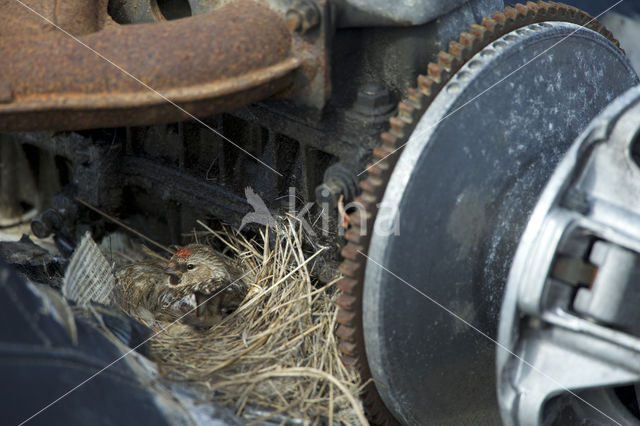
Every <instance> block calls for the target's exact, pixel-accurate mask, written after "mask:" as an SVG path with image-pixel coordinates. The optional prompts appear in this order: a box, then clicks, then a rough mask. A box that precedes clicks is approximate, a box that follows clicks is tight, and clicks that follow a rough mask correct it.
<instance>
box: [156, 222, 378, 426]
mask: <svg viewBox="0 0 640 426" xmlns="http://www.w3.org/2000/svg"><path fill="white" fill-rule="evenodd" d="M201 225H203V226H204V227H205V229H206V234H207V235H208V236H209V237H214V238H217V239H219V240H220V241H222V242H223V243H224V244H225V245H226V247H228V251H229V250H230V251H231V252H233V255H234V258H235V259H236V261H237V262H238V264H239V265H240V267H241V269H242V270H243V271H244V272H245V276H244V278H243V280H244V281H245V282H247V283H248V284H249V293H248V295H247V297H246V298H245V300H244V301H243V302H242V304H241V305H240V307H239V308H238V309H237V310H236V311H235V312H233V313H232V314H230V315H229V316H227V317H226V318H225V319H223V320H222V321H221V322H220V323H218V324H216V325H215V326H213V327H212V328H211V329H208V330H206V331H196V330H191V331H187V332H185V328H184V327H183V328H181V329H180V330H181V331H180V332H172V330H171V329H170V328H167V326H168V325H167V324H163V323H156V324H152V327H153V328H154V329H155V330H154V331H156V332H157V333H154V334H155V337H154V338H153V339H152V354H153V356H154V358H155V360H156V361H157V363H158V366H159V368H160V371H161V373H162V374H163V377H165V378H166V379H168V380H173V381H187V382H190V383H192V384H194V385H196V386H198V388H201V389H204V391H205V394H206V395H207V399H208V400H209V401H211V402H214V403H216V404H223V405H226V406H229V407H233V408H234V409H235V411H236V414H237V415H239V416H245V417H251V412H250V410H247V408H248V407H252V406H253V407H255V406H262V407H268V408H269V409H270V410H271V411H270V414H269V415H267V416H265V417H260V418H255V415H253V419H252V420H253V421H252V423H254V424H258V423H260V422H263V421H266V420H267V419H268V418H274V417H277V418H278V419H280V420H281V419H285V420H286V419H287V418H296V419H299V420H302V421H304V423H308V424H316V423H325V422H327V421H328V423H329V424H333V423H344V424H366V423H367V421H366V419H365V417H364V414H363V411H362V405H361V402H360V400H359V399H358V394H359V391H360V389H361V385H362V384H361V383H360V378H359V376H358V374H357V372H356V371H354V370H353V369H350V368H347V367H345V366H344V365H343V364H342V363H341V361H340V355H339V352H338V347H337V342H336V339H335V337H334V330H335V328H336V317H337V308H336V304H335V299H336V297H337V289H336V288H335V283H336V281H337V277H336V279H335V280H333V281H332V282H330V283H328V284H325V285H320V284H318V283H317V282H316V280H315V279H314V277H313V273H312V265H313V264H314V261H315V260H317V259H316V258H317V256H318V255H319V254H320V253H321V251H322V250H319V251H317V252H315V253H308V252H305V250H303V230H302V227H301V226H300V225H299V223H296V221H295V220H294V219H292V218H285V219H284V220H282V221H280V222H279V225H278V229H275V230H274V229H272V228H266V229H264V230H263V231H261V232H260V235H259V236H258V237H256V238H253V239H250V240H249V239H247V238H246V237H245V236H244V235H243V234H241V233H240V232H238V231H236V230H233V229H231V228H223V229H222V230H221V231H214V230H212V229H211V228H208V227H206V225H204V224H202V223H201ZM200 240H202V238H200ZM165 329H167V330H168V332H165Z"/></svg>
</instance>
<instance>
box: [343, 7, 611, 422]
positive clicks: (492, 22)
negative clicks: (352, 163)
mask: <svg viewBox="0 0 640 426" xmlns="http://www.w3.org/2000/svg"><path fill="white" fill-rule="evenodd" d="M544 21H562V22H570V23H576V24H579V25H583V26H586V27H587V28H589V29H591V30H593V31H596V32H598V33H600V34H601V35H603V36H605V37H607V38H608V39H609V40H611V41H612V42H613V43H614V44H616V45H618V46H619V44H618V42H617V41H616V40H615V39H614V38H613V36H612V34H611V33H610V32H609V31H607V30H606V29H605V28H604V27H603V26H602V25H601V24H600V23H598V22H597V21H596V20H593V18H592V17H591V16H589V15H587V14H586V13H584V12H582V11H579V10H578V9H575V8H573V7H570V6H566V5H563V4H558V3H552V2H542V1H540V2H538V3H533V2H528V3H527V4H526V5H522V4H518V5H515V6H514V7H507V8H506V9H505V10H504V12H496V13H495V14H494V15H493V17H491V18H485V19H484V20H483V21H482V25H473V26H472V27H471V30H470V31H469V32H463V33H461V35H460V39H459V41H452V42H451V43H450V46H449V50H448V52H440V54H439V55H438V61H437V63H430V64H429V66H428V73H427V75H421V76H419V77H418V81H417V82H418V87H417V88H415V89H411V90H409V93H408V96H407V100H406V101H404V102H401V103H400V104H399V106H398V116H397V117H393V118H391V119H390V130H389V131H388V132H385V133H383V134H382V137H381V139H382V144H381V145H380V147H378V148H376V149H375V150H374V152H373V161H374V164H373V165H371V166H370V167H369V169H368V177H367V178H366V179H365V180H363V181H362V182H361V184H360V187H361V189H362V194H361V195H360V196H359V197H358V198H357V199H356V202H358V203H360V204H361V205H363V206H364V208H365V210H366V214H361V212H359V211H357V210H356V211H355V212H354V213H353V214H352V215H351V216H350V223H351V224H352V227H351V228H350V229H349V230H348V231H347V233H346V239H347V241H348V243H347V245H346V246H345V247H344V249H343V250H342V255H343V257H344V261H343V263H342V264H341V266H340V271H341V272H342V274H343V275H344V277H343V278H342V279H341V281H340V282H339V284H338V285H339V287H340V289H341V290H342V292H343V294H342V295H341V296H340V298H339V299H338V305H339V306H340V310H339V313H338V322H339V324H340V326H339V327H338V329H337V332H336V334H337V337H338V339H339V341H340V343H339V348H340V350H341V352H342V354H343V361H344V363H345V364H346V365H350V366H353V367H356V368H358V370H359V371H360V373H361V376H362V380H363V382H368V383H369V384H368V385H367V386H366V387H365V389H364V392H363V403H364V405H365V408H366V409H367V412H368V415H369V417H370V419H371V420H372V422H373V423H374V424H393V423H396V420H395V419H394V418H393V416H392V415H391V413H390V412H389V410H388V409H387V408H386V407H385V405H384V403H383V401H382V399H381V397H380V395H379V394H378V393H377V391H376V388H375V384H374V383H373V381H372V380H370V379H371V370H370V367H369V363H368V360H367V354H366V351H365V342H364V334H363V324H362V321H363V320H362V313H363V309H365V308H366V307H363V300H362V294H363V285H364V278H365V277H364V273H365V267H366V264H367V259H366V257H365V256H363V255H362V254H361V253H365V254H366V253H367V252H368V249H369V245H370V239H371V235H372V233H373V226H374V222H375V217H376V214H377V209H378V206H379V204H380V202H381V200H382V198H383V195H384V192H385V189H386V186H387V183H388V182H389V179H390V177H391V174H392V172H393V169H394V167H395V164H396V161H397V159H398V156H399V154H400V152H401V148H402V147H403V146H404V145H405V144H406V143H407V141H408V140H409V137H410V136H411V134H412V132H413V130H414V129H415V126H416V125H417V123H418V121H419V120H420V118H421V117H422V115H423V114H424V113H425V111H426V110H427V108H428V107H429V105H430V104H431V102H432V101H433V99H435V97H436V96H437V95H438V94H439V92H440V90H441V89H442V88H443V87H444V86H445V85H446V84H447V82H448V81H449V80H450V79H451V77H453V75H454V74H455V73H456V72H457V71H458V70H459V69H460V68H461V67H462V66H463V65H464V64H465V63H466V62H467V61H468V60H469V59H470V58H471V57H473V56H474V55H475V54H476V53H478V52H479V51H480V50H482V49H483V48H484V47H486V46H487V45H489V44H490V43H491V42H493V41H495V40H496V39H498V38H499V37H502V36H503V35H505V34H507V33H509V32H511V31H513V30H516V29H518V28H521V27H523V26H526V25H530V24H533V23H537V22H544ZM364 220H366V222H364Z"/></svg>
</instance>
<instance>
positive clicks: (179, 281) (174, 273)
mask: <svg viewBox="0 0 640 426" xmlns="http://www.w3.org/2000/svg"><path fill="white" fill-rule="evenodd" d="M164 272H165V273H166V274H168V275H169V284H171V285H174V286H177V285H180V286H184V285H194V284H198V283H201V282H204V281H207V280H210V279H218V280H230V279H231V277H230V274H229V271H228V269H227V265H226V263H225V261H224V259H223V258H222V256H220V255H219V254H217V253H216V252H215V251H213V249H212V248H211V247H209V246H206V245H203V244H189V245H188V246H184V247H182V248H181V249H180V250H178V251H177V252H175V253H174V255H173V256H172V257H171V260H170V261H169V267H168V268H167V269H165V270H164Z"/></svg>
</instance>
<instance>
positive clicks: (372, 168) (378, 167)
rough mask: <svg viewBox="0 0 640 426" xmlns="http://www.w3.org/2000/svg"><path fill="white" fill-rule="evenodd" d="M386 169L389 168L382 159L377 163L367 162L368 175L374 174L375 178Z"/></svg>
mask: <svg viewBox="0 0 640 426" xmlns="http://www.w3.org/2000/svg"><path fill="white" fill-rule="evenodd" d="M387 170H389V166H388V164H387V163H386V162H384V161H383V162H381V163H377V164H369V165H368V166H367V173H368V174H369V176H375V177H376V178H380V177H382V175H383V174H384V173H385V172H386V171H387Z"/></svg>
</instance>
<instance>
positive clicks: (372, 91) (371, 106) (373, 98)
mask: <svg viewBox="0 0 640 426" xmlns="http://www.w3.org/2000/svg"><path fill="white" fill-rule="evenodd" d="M354 107H355V109H357V111H358V112H360V113H361V114H364V115H380V114H386V113H388V112H390V111H391V110H392V109H393V102H392V100H391V94H390V93H389V90H388V89H387V88H386V87H384V86H383V85H382V84H380V83H375V82H371V83H367V84H365V85H364V86H363V87H362V88H361V89H360V91H359V92H358V97H357V98H356V102H355V105H354Z"/></svg>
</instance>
